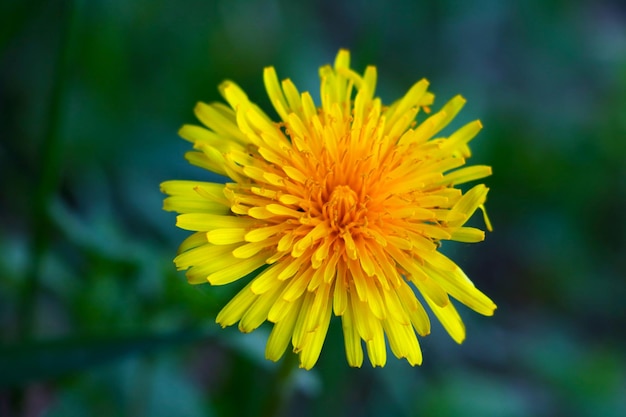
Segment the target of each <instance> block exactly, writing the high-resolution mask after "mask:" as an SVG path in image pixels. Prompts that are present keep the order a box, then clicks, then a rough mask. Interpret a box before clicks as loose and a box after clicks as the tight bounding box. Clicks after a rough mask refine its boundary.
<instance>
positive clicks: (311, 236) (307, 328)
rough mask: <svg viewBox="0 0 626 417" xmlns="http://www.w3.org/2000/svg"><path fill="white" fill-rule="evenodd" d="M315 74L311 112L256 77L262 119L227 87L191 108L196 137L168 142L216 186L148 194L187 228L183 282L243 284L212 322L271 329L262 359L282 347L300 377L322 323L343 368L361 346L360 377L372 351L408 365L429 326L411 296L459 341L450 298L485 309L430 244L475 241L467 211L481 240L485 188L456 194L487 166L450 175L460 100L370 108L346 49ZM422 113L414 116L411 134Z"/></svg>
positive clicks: (282, 88)
mask: <svg viewBox="0 0 626 417" xmlns="http://www.w3.org/2000/svg"><path fill="white" fill-rule="evenodd" d="M319 74H320V81H321V82H320V97H321V104H320V106H316V104H315V103H314V101H313V99H312V98H311V95H310V94H309V93H308V92H302V93H301V92H300V91H298V89H297V88H296V86H295V85H294V84H293V83H292V82H291V81H290V80H288V79H287V80H284V81H282V82H281V81H279V79H278V76H277V74H276V71H275V70H274V68H271V67H270V68H266V69H265V71H264V72H263V82H264V84H265V89H266V90H267V93H268V96H269V99H270V102H271V103H272V105H273V107H274V109H275V110H276V113H277V114H278V116H279V120H276V121H274V120H272V119H271V118H270V117H269V116H268V115H267V114H266V113H265V112H264V111H262V110H261V109H260V108H259V107H258V106H257V105H256V104H254V103H253V102H252V101H250V99H249V98H248V96H247V95H246V94H245V93H244V92H243V91H242V90H241V89H240V88H239V87H238V86H237V85H236V84H235V83H233V82H231V81H225V82H224V83H222V84H221V85H220V92H221V94H222V96H223V97H224V99H225V100H226V102H227V103H228V105H225V104H222V103H211V104H205V103H199V104H198V105H197V106H196V108H195V113H196V116H197V117H198V119H199V120H200V121H201V122H202V125H203V126H193V125H185V126H183V128H182V129H181V130H180V135H181V136H182V137H183V138H184V139H186V140H188V141H190V142H191V143H192V144H193V149H194V150H193V151H190V152H188V153H187V155H186V157H187V159H188V160H189V161H190V162H191V163H192V164H195V165H198V166H200V167H202V168H205V169H207V170H209V171H212V172H215V173H218V174H221V175H224V176H226V177H228V178H229V181H228V182H227V183H226V184H217V183H209V182H201V181H166V182H164V183H163V184H161V190H162V191H163V192H164V193H166V194H167V195H168V197H167V198H166V199H165V200H164V204H163V207H164V209H165V210H168V211H175V212H178V213H179V215H178V218H177V226H178V227H180V228H182V229H185V230H190V231H193V232H194V233H193V234H192V235H191V236H190V237H189V238H188V239H186V240H185V241H184V242H183V243H182V244H181V247H180V249H179V253H178V256H177V257H176V258H175V260H174V261H175V264H176V266H177V268H179V269H184V270H187V277H188V280H189V282H190V283H192V284H199V283H203V282H204V283H206V282H209V283H211V284H213V285H223V284H228V283H231V282H233V281H237V280H240V279H242V278H244V277H249V276H251V274H252V273H255V272H256V276H254V277H253V278H249V279H250V281H249V282H248V283H247V285H246V286H245V287H244V289H243V290H241V291H240V292H239V293H238V294H237V295H236V296H235V297H234V298H232V299H231V300H230V302H229V303H228V304H227V305H226V306H225V307H224V308H223V309H222V310H221V312H220V313H219V314H218V316H217V322H218V323H219V324H221V325H222V326H231V325H234V324H236V323H238V326H239V329H240V330H241V331H242V332H251V331H253V330H254V329H256V328H258V327H259V326H261V325H263V323H265V322H270V323H272V325H273V328H272V331H271V333H270V336H269V339H268V341H267V348H266V356H267V358H268V359H271V360H274V361H276V360H278V359H280V358H281V357H282V355H283V354H284V352H285V350H286V349H287V347H288V346H289V345H291V346H292V350H293V351H294V352H295V353H297V354H298V355H299V357H300V365H301V366H302V367H303V368H305V369H310V368H312V367H313V366H314V365H315V363H316V362H317V361H318V358H319V355H320V353H321V350H322V346H323V344H324V340H325V338H326V333H327V331H328V327H329V324H330V321H331V318H332V316H333V315H334V316H338V317H340V318H341V325H342V329H343V334H344V341H345V353H346V357H347V360H348V364H349V365H350V366H355V367H360V366H361V365H362V363H363V360H364V356H365V355H364V350H363V347H365V352H366V353H367V357H368V358H369V361H370V363H371V364H372V366H384V365H385V363H386V361H387V342H388V346H389V348H390V350H391V352H392V353H393V354H394V355H395V356H396V357H398V358H406V360H407V361H408V362H409V363H410V364H411V365H419V364H421V363H422V353H421V350H420V346H419V342H418V337H417V336H418V335H419V336H426V335H427V334H429V333H430V319H429V317H428V314H427V312H426V310H425V309H424V306H423V305H422V301H420V299H418V297H417V294H419V295H420V298H421V300H423V302H425V304H426V305H428V307H429V309H430V310H431V312H432V313H433V314H434V316H435V317H436V318H437V319H438V321H439V322H441V324H442V325H443V327H444V328H445V329H446V330H447V332H448V333H449V334H450V336H451V337H452V338H453V339H454V340H455V341H456V342H458V343H461V342H462V341H463V340H464V338H465V326H464V324H463V321H462V320H461V317H460V315H459V313H458V312H457V310H456V307H455V304H454V302H453V300H456V301H458V302H460V303H461V304H464V305H465V306H467V307H469V308H471V309H472V310H474V311H476V312H477V313H480V314H482V315H486V316H490V315H492V314H493V312H494V310H495V308H496V306H495V304H494V303H493V301H491V299H489V298H488V297H487V296H486V295H485V294H483V293H482V292H481V291H480V290H478V289H477V288H476V287H475V286H474V284H473V283H472V281H470V279H469V278H468V277H467V276H466V275H465V273H464V272H463V270H462V269H461V268H460V267H459V266H458V265H456V264H455V263H454V262H453V261H452V260H450V259H449V258H447V257H446V256H444V255H443V254H441V253H440V252H439V251H438V248H439V246H440V243H441V241H443V240H453V241H459V242H466V243H475V242H480V241H482V240H483V239H484V238H485V233H484V231H482V230H480V229H478V228H476V227H469V226H466V223H467V221H468V220H469V219H470V218H471V217H472V216H473V214H474V212H475V211H476V210H478V209H480V210H481V211H482V213H483V218H484V221H485V224H486V227H487V229H488V230H491V224H490V222H489V219H488V218H487V214H486V211H485V202H486V199H487V192H488V188H487V187H485V186H484V185H483V184H479V185H475V186H474V187H472V188H470V189H469V190H467V191H463V190H462V189H460V188H458V185H460V184H465V183H467V182H470V181H475V180H478V179H481V178H484V177H487V176H489V175H491V167H489V166H484V165H474V166H464V165H465V163H466V159H467V158H469V157H470V156H471V153H470V148H469V145H468V144H469V142H470V141H471V140H472V139H473V138H474V137H475V136H476V135H477V134H478V132H479V131H480V129H481V128H482V125H481V123H480V122H479V121H474V122H470V123H468V124H466V125H465V126H463V127H461V128H459V129H458V130H456V131H455V132H452V133H451V134H450V135H449V136H442V135H441V132H442V131H443V129H444V128H445V127H446V126H447V125H448V124H449V123H450V122H451V121H452V120H453V119H454V117H455V116H456V114H457V113H458V112H459V111H460V110H461V108H462V107H463V106H464V104H465V99H464V98H463V97H461V96H456V97H454V98H452V99H451V100H450V101H449V102H448V103H447V104H445V105H444V106H443V107H442V108H441V110H439V111H438V112H434V113H432V114H431V112H430V108H431V106H432V105H433V102H434V95H433V94H432V93H431V92H430V91H428V87H429V84H428V81H426V80H421V81H418V82H417V83H415V84H414V85H413V86H412V87H411V88H410V89H409V91H408V92H407V93H406V94H405V95H404V96H403V97H401V98H400V99H399V100H397V101H396V102H394V103H391V104H390V105H387V106H385V105H383V104H382V102H381V100H380V99H379V98H377V97H376V96H375V90H376V81H377V73H376V68H375V67H373V66H370V67H367V69H366V70H365V72H364V73H363V74H359V73H357V72H356V71H354V70H353V69H352V68H350V54H349V53H348V51H346V50H340V51H339V53H338V54H337V57H336V59H335V62H334V65H333V66H332V67H331V66H324V67H322V68H321V69H320V71H319ZM421 111H424V112H425V113H426V114H427V116H425V117H422V118H423V119H424V120H423V121H421V122H420V123H417V122H416V117H418V116H419V115H420V112H421ZM252 275H254V274H252Z"/></svg>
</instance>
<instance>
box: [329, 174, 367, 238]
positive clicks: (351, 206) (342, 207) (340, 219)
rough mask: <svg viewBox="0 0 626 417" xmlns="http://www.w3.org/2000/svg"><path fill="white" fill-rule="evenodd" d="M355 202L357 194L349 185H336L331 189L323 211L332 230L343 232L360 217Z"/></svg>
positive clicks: (356, 201)
mask: <svg viewBox="0 0 626 417" xmlns="http://www.w3.org/2000/svg"><path fill="white" fill-rule="evenodd" d="M357 203H358V196H357V194H356V192H355V191H354V190H353V189H352V188H350V186H348V185H338V186H336V187H335V188H334V189H333V191H332V193H330V198H329V199H328V202H327V203H326V204H324V208H323V213H324V216H325V217H326V218H327V219H328V220H330V225H331V227H332V229H333V230H334V231H337V232H343V231H345V230H347V229H349V228H351V227H352V226H353V225H354V224H355V223H356V221H357V220H358V218H359V217H360V216H359V214H360V213H359V210H358V207H357Z"/></svg>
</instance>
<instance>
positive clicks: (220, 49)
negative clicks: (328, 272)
mask: <svg viewBox="0 0 626 417" xmlns="http://www.w3.org/2000/svg"><path fill="white" fill-rule="evenodd" d="M339 47H346V48H349V49H350V50H351V51H352V56H353V61H354V67H355V68H357V69H363V68H364V66H365V65H366V64H376V65H377V66H378V68H379V94H380V95H381V96H382V97H383V99H385V100H387V101H389V100H391V99H393V98H394V97H398V96H399V94H402V93H403V91H405V90H406V88H408V87H409V86H410V85H411V84H412V83H413V82H415V81H417V80H418V79H419V78H422V77H426V78H428V79H429V80H430V81H431V85H432V90H433V91H434V92H435V94H436V95H437V101H436V105H435V108H437V107H438V106H441V105H442V104H443V103H444V102H445V100H447V99H448V98H450V97H452V96H453V95H454V94H456V93H459V92H460V93H462V94H463V95H465V96H466V97H467V99H468V105H467V106H466V109H465V110H464V111H463V112H462V113H461V115H460V121H459V123H462V122H464V121H468V120H472V119H476V118H480V119H481V120H482V121H483V124H484V126H485V128H484V130H483V132H482V133H481V134H480V135H479V138H478V139H477V140H476V141H475V142H474V148H473V149H474V154H475V155H474V160H475V162H476V163H487V164H490V165H492V166H493V167H494V175H493V177H491V178H489V179H487V184H488V185H489V186H490V187H491V192H490V200H489V203H488V210H489V212H490V215H491V216H492V220H493V223H494V227H495V231H494V233H492V234H490V235H488V237H487V240H486V242H485V243H482V244H480V245H462V244H456V245H446V246H445V247H444V249H445V250H446V251H454V252H455V253H454V257H455V259H456V260H457V261H458V262H459V263H460V264H461V265H462V266H463V267H464V268H465V269H466V270H467V272H468V275H470V276H471V277H472V278H473V279H474V281H475V282H476V283H477V285H478V286H479V287H480V288H481V289H483V290H484V292H485V293H487V294H488V295H490V296H491V297H492V298H493V299H494V300H495V301H496V303H497V304H498V306H499V309H498V310H497V311H496V315H495V316H494V317H493V318H483V317H480V316H477V315H475V314H473V313H470V312H468V311H467V310H462V311H461V313H462V314H463V316H464V319H465V320H466V323H467V327H468V340H467V341H466V342H465V343H464V344H463V345H462V346H457V345H456V344H455V343H454V342H452V341H451V340H450V339H449V338H448V337H447V336H446V335H445V334H444V332H443V331H442V329H441V328H440V326H438V325H436V326H435V328H434V330H433V334H432V335H431V336H429V337H427V338H423V339H421V342H422V347H423V350H424V358H425V360H424V365H423V366H421V367H418V368H411V367H409V366H408V365H407V364H406V363H405V362H404V361H398V360H396V359H392V358H390V359H389V363H388V365H387V366H386V367H385V368H383V369H371V368H370V367H369V365H365V366H364V367H363V369H350V368H348V367H347V365H346V361H345V358H344V352H343V346H342V343H343V342H342V337H341V330H340V328H339V327H340V326H338V325H337V323H336V322H333V325H331V330H330V332H329V337H328V340H327V342H326V346H325V347H324V350H323V352H322V356H321V359H320V362H319V364H318V365H317V366H316V368H315V369H314V370H313V371H310V372H305V371H302V370H295V371H292V370H291V363H292V362H293V358H292V357H291V356H290V357H287V358H284V359H283V360H282V361H281V362H280V363H278V364H274V363H271V362H267V361H266V360H265V359H264V355H263V349H264V343H265V340H266V336H267V331H266V330H267V329H260V330H259V331H257V332H255V333H253V334H250V335H242V334H239V332H238V331H237V330H236V329H227V330H219V329H218V326H217V325H215V324H214V322H213V321H214V318H215V315H216V314H217V311H219V309H220V307H221V306H223V305H224V303H225V301H226V300H227V299H228V298H229V297H230V296H231V295H232V294H234V293H235V291H236V290H237V289H238V288H236V287H237V285H231V286H226V287H219V288H210V287H207V286H203V287H192V286H189V285H187V283H186V282H185V280H184V276H183V274H182V273H178V272H176V271H175V268H174V266H173V264H172V262H171V259H172V258H173V256H174V254H175V251H176V248H177V245H178V243H179V242H180V241H181V239H182V238H183V237H184V236H185V233H184V232H182V231H179V230H176V228H175V227H174V216H173V215H172V214H170V213H165V212H162V211H161V209H160V207H161V200H162V196H161V195H160V193H159V189H158V184H159V183H160V182H161V181H163V180H166V179H175V178H179V179H183V178H184V179H186V178H195V179H205V180H216V178H215V177H211V176H210V175H209V174H207V173H206V172H203V171H202V170H199V169H197V168H193V167H190V166H188V164H187V163H186V162H185V161H184V159H183V157H182V156H183V153H184V152H185V150H186V149H187V148H188V145H187V144H186V143H185V142H184V141H182V140H180V139H179V138H178V137H177V136H176V130H177V129H178V127H179V126H180V125H182V124H183V123H188V122H194V118H193V113H192V108H193V106H194V103H195V102H196V101H199V100H203V101H214V100H219V95H218V93H217V88H216V87H217V85H218V84H219V82H221V81H222V80H223V79H226V78H229V79H233V80H235V81H236V82H238V83H239V84H240V85H241V86H242V87H243V88H244V89H245V90H246V91H247V92H248V94H249V96H250V97H251V98H252V99H253V100H255V101H257V102H258V103H259V104H260V105H261V106H263V107H265V108H266V109H267V108H268V107H269V103H268V100H267V98H266V95H265V93H264V92H263V84H262V78H261V74H262V68H263V67H264V66H266V65H274V66H275V67H276V68H277V71H278V73H279V76H281V77H291V78H292V79H293V80H294V82H295V83H296V84H297V85H298V86H299V87H300V88H301V89H303V90H305V89H308V90H311V92H312V93H313V95H314V96H315V95H316V94H317V89H318V87H317V86H318V80H317V68H318V67H319V66H320V65H322V64H324V63H328V62H330V61H331V60H332V59H333V58H334V55H335V53H336V51H337V49H338V48H339ZM624 114H626V7H625V6H624V4H623V2H619V1H617V0H614V1H604V0H603V1H597V2H584V1H569V2H566V1H562V0H550V1H543V0H542V1H540V0H526V1H513V2H501V1H498V0H480V1H469V2H462V1H453V0H445V1H439V2H426V1H424V2H419V1H411V0H397V1H393V2H384V1H380V0H379V1H364V0H360V1H357V0H355V1H344V2H335V1H330V0H323V1H308V2H290V1H286V0H250V1H245V0H228V1H227V0H221V1H201V0H189V1H185V2H174V1H172V0H150V1H148V0H137V1H133V2H127V1H122V0H113V1H86V0H82V1H81V0H74V1H71V0H66V1H62V0H57V1H50V2H44V1H35V0H31V1H17V0H7V1H4V2H2V3H1V4H0V180H1V186H2V188H1V192H0V222H1V226H0V326H1V329H2V333H1V334H2V336H1V340H0V343H1V345H0V388H1V391H0V415H2V416H5V415H6V416H12V415H23V416H71V415H93V416H110V415H119V416H139V415H146V416H155V417H159V416H171V415H177V416H190V417H194V416H256V415H261V414H262V413H265V415H271V414H272V413H277V414H278V415H299V416H318V415H324V416H326V417H330V416H342V415H352V416H380V415H395V416H407V417H408V416H421V415H430V416H442V417H447V416H466V415H480V416H483V417H485V416H486V417H489V416H494V417H495V416H498V417H502V416H505V417H506V416H557V415H563V416H581V417H582V416H597V415H602V416H608V417H611V416H615V417H617V416H623V415H626V358H625V357H624V352H625V351H626V334H625V332H624V329H626V307H625V303H624V299H625V298H626V280H625V278H626V277H625V272H626V256H625V255H626V165H625V163H624V154H625V153H626V143H625V139H626V138H625V136H626V135H625V134H626V118H625V117H624ZM273 410H278V411H273Z"/></svg>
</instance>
